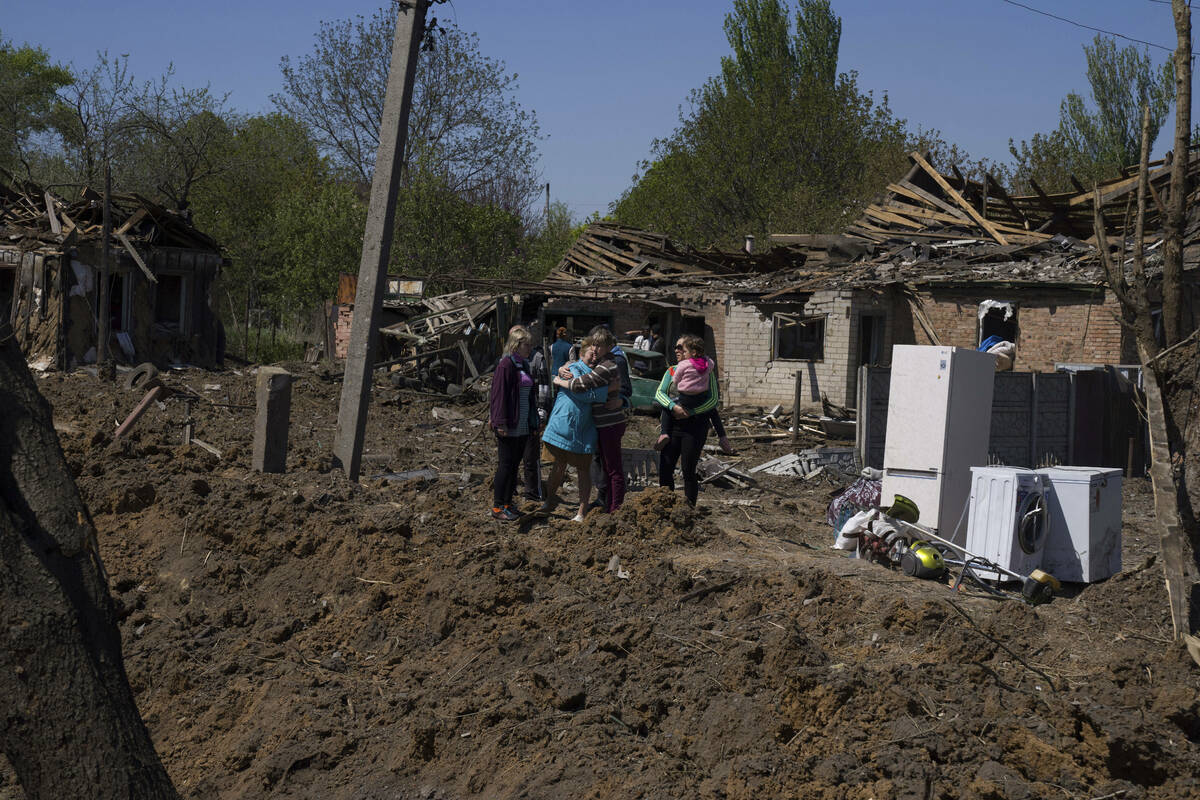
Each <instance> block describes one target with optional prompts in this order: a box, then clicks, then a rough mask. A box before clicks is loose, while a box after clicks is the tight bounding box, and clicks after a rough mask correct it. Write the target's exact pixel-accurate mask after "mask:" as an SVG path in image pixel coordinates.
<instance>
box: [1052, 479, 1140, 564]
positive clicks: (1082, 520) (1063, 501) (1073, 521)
mask: <svg viewBox="0 0 1200 800" xmlns="http://www.w3.org/2000/svg"><path fill="white" fill-rule="evenodd" d="M1038 472H1039V473H1041V474H1042V475H1043V476H1045V478H1046V506H1047V508H1048V510H1049V513H1050V536H1049V538H1048V540H1047V541H1046V553H1045V557H1044V558H1043V560H1042V569H1044V570H1046V572H1049V573H1050V574H1051V575H1053V576H1054V577H1056V578H1058V579H1059V580H1060V581H1073V582H1077V583H1090V582H1091V581H1098V580H1101V579H1103V578H1107V577H1109V576H1110V575H1116V574H1117V573H1118V572H1120V571H1121V470H1119V469H1111V468H1108V467H1044V468H1043V469H1039V470H1038Z"/></svg>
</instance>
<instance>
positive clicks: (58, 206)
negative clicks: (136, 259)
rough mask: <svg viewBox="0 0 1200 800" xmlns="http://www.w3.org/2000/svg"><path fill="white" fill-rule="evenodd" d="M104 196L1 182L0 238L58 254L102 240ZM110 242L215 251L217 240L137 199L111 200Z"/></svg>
mask: <svg viewBox="0 0 1200 800" xmlns="http://www.w3.org/2000/svg"><path fill="white" fill-rule="evenodd" d="M103 215H104V196H103V195H101V194H100V193H99V192H95V191H93V190H91V189H84V190H83V191H82V192H81V193H80V196H79V197H78V198H76V199H75V200H70V201H68V200H64V199H62V198H60V197H58V196H56V195H55V194H54V193H52V192H50V191H47V190H44V189H42V188H41V187H39V186H36V185H34V184H32V183H27V182H19V181H12V182H10V183H7V184H6V183H4V182H2V181H0V236H3V243H4V244H8V245H10V246H16V247H19V248H20V249H22V250H37V249H43V248H55V249H63V248H68V247H75V246H78V245H79V244H82V243H86V242H88V241H96V242H98V241H99V240H100V239H101V238H102V237H103V230H104V226H103ZM111 219H112V231H113V237H114V238H115V239H117V240H118V242H120V240H121V239H123V238H124V239H128V240H130V241H134V242H138V243H140V244H145V245H149V246H153V247H178V248H185V249H190V250H209V251H214V252H215V251H219V250H220V246H219V245H218V244H217V242H216V240H214V239H213V238H212V237H210V236H208V235H207V234H205V233H203V232H201V231H199V230H197V229H196V228H195V227H194V226H193V225H192V223H191V221H190V220H189V219H188V218H187V217H186V216H185V215H184V214H181V213H179V212H177V211H171V210H169V209H166V208H163V207H162V206H160V205H158V204H157V203H153V202H151V201H149V200H147V199H146V198H144V197H142V196H140V195H137V194H116V193H114V194H113V195H112V210H111Z"/></svg>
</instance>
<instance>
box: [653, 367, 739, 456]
mask: <svg viewBox="0 0 1200 800" xmlns="http://www.w3.org/2000/svg"><path fill="white" fill-rule="evenodd" d="M692 345H693V349H692V350H691V351H690V352H687V353H684V356H685V357H684V358H682V359H680V361H679V363H678V364H676V365H675V367H674V368H673V369H672V370H671V374H672V381H671V388H670V398H671V400H672V401H673V402H674V403H675V404H676V405H679V406H682V407H683V408H685V409H687V410H688V411H689V412H692V411H694V410H695V409H696V408H698V407H699V406H701V405H703V404H704V403H705V401H707V400H708V399H709V394H710V390H711V385H710V384H711V381H712V377H713V371H714V370H715V369H716V368H717V364H716V362H715V361H713V360H712V359H711V358H709V357H708V356H706V355H704V351H703V349H701V348H702V347H703V345H702V344H696V343H692ZM704 415H705V416H707V417H708V419H709V421H710V422H711V424H712V427H713V430H714V431H716V434H717V437H718V440H719V441H720V443H721V449H722V450H723V451H725V452H726V453H732V452H734V450H733V446H732V445H731V444H730V442H729V439H728V437H726V435H725V426H724V425H723V424H722V423H721V415H720V414H719V413H718V412H717V410H716V409H715V408H714V409H712V410H711V411H707V412H705V414H704ZM674 424H675V418H674V416H673V415H672V414H671V409H670V408H666V407H664V408H663V410H662V416H661V426H660V428H659V437H658V441H657V442H655V444H654V449H655V450H662V449H663V448H664V447H666V446H667V442H668V441H670V439H671V430H672V428H673V427H674Z"/></svg>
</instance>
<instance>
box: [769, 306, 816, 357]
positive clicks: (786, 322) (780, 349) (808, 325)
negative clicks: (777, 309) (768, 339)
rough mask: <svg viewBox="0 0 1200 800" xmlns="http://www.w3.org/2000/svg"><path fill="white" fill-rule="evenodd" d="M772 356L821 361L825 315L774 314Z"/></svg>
mask: <svg viewBox="0 0 1200 800" xmlns="http://www.w3.org/2000/svg"><path fill="white" fill-rule="evenodd" d="M773 323H774V327H775V336H774V345H775V346H774V352H773V354H772V357H773V358H776V359H783V360H791V361H821V360H822V359H824V358H825V317H824V316H820V317H802V316H798V315H795V314H776V315H775V317H774V319H773Z"/></svg>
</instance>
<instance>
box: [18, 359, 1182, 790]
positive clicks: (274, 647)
mask: <svg viewBox="0 0 1200 800" xmlns="http://www.w3.org/2000/svg"><path fill="white" fill-rule="evenodd" d="M290 366H291V367H292V369H293V371H294V372H295V374H296V375H297V376H298V377H297V381H296V383H295V386H294V390H293V398H292V403H293V405H292V434H291V451H290V454H289V458H288V472H287V473H286V474H282V475H260V474H256V473H254V472H252V471H251V470H250V457H251V426H252V418H253V411H252V410H248V409H245V408H236V407H230V406H239V405H246V406H251V405H253V402H254V400H253V381H254V378H253V376H252V375H250V374H249V372H248V371H243V373H242V374H239V373H237V372H234V371H228V372H223V373H204V372H198V371H185V372H176V373H172V374H171V375H169V376H167V379H168V382H169V383H171V384H172V385H175V386H179V387H182V386H183V385H185V384H186V385H188V386H190V387H191V388H192V389H193V390H194V391H196V392H197V393H198V394H201V395H204V396H205V397H207V398H209V399H210V400H211V401H213V402H216V403H225V404H230V405H226V406H216V405H212V404H210V403H195V404H194V407H193V411H192V415H193V418H194V420H195V423H196V436H198V437H199V438H200V439H202V440H204V441H205V442H207V443H209V444H211V445H213V446H215V447H216V448H218V449H219V450H221V451H222V457H221V458H219V459H218V458H217V457H215V456H213V455H211V454H209V453H208V452H206V451H205V450H203V449H201V448H199V447H196V446H194V445H193V446H187V447H185V446H180V445H179V442H180V441H181V431H182V423H183V418H184V405H183V402H182V401H180V400H178V399H171V400H168V401H167V402H166V403H165V404H164V405H162V406H159V407H154V408H151V410H150V411H149V412H148V413H147V415H146V416H145V417H144V418H143V419H142V420H141V421H140V422H139V423H138V426H137V427H136V428H135V430H134V432H133V434H132V435H130V436H129V437H128V438H127V439H126V440H123V441H120V442H117V443H114V442H113V441H112V431H113V429H114V423H116V422H118V421H120V420H121V419H122V418H124V416H125V415H126V414H127V413H128V411H129V410H130V409H131V408H132V407H133V405H134V404H135V403H136V401H137V399H138V397H137V396H135V395H131V394H128V393H126V392H124V391H123V390H122V389H121V388H120V385H119V383H118V384H105V383H102V382H100V381H98V380H97V379H96V378H94V377H91V376H89V375H87V374H86V373H73V374H66V375H64V374H48V375H45V376H42V377H40V378H39V385H40V387H41V389H42V392H43V393H44V394H45V395H46V396H47V398H48V399H49V400H50V402H51V404H52V406H53V407H54V412H55V420H56V427H57V428H58V429H59V433H60V438H61V441H62V444H63V448H64V450H65V452H66V454H67V459H68V461H69V463H70V466H71V469H72V471H73V472H74V474H75V475H76V477H77V480H78V483H79V486H80V488H81V490H82V492H83V495H84V498H85V500H86V502H87V503H88V505H89V507H90V508H91V509H92V513H93V515H94V517H95V522H96V524H97V526H98V528H99V531H100V546H101V552H102V555H103V559H104V564H105V567H106V568H107V570H108V574H109V580H110V585H111V588H112V592H113V594H114V595H115V596H116V597H117V598H118V600H119V603H120V606H121V609H122V612H121V613H122V622H121V633H122V636H123V641H124V648H125V649H124V652H125V662H126V666H127V669H128V673H129V679H130V682H131V683H132V685H133V688H134V690H135V692H136V695H137V698H138V703H139V706H140V708H141V711H142V714H143V716H144V718H145V720H146V723H147V725H148V726H149V728H150V730H151V732H152V734H153V737H154V741H155V744H156V746H157V747H158V750H159V752H160V753H161V754H162V757H163V759H164V762H165V763H166V766H167V770H168V771H169V772H170V774H171V777H172V778H173V779H174V781H175V783H176V785H177V786H178V788H179V789H180V792H181V793H182V794H183V795H184V796H185V797H189V798H242V797H271V798H285V797H286V798H309V797H312V798H422V799H423V800H452V799H456V798H467V797H486V798H518V797H521V798H596V799H597V800H599V799H600V798H639V797H640V798H676V797H678V798H730V799H731V800H732V799H734V798H738V799H740V798H755V799H756V800H761V798H771V797H804V798H813V799H814V800H834V799H835V798H837V799H838V800H867V799H868V798H904V799H907V798H913V799H914V800H917V799H922V800H924V799H926V798H946V799H950V798H978V799H979V800H983V799H985V798H986V799H987V800H1003V799H1011V800H1017V799H1018V798H1055V797H1062V798H1069V799H1070V798H1096V797H1106V798H1124V800H1133V799H1134V798H1156V799H1161V800H1168V799H1169V800H1178V799H1179V798H1189V797H1200V668H1197V667H1196V666H1195V665H1194V664H1193V662H1192V661H1191V659H1190V658H1189V657H1188V655H1187V654H1186V652H1185V651H1184V650H1183V649H1182V648H1181V647H1178V646H1174V645H1172V644H1171V643H1170V639H1171V628H1170V621H1169V618H1168V615H1167V601H1166V596H1165V592H1164V589H1163V579H1162V570H1161V565H1160V564H1158V563H1157V561H1156V557H1155V553H1156V550H1157V541H1156V540H1155V538H1154V537H1153V535H1152V533H1151V522H1152V516H1153V509H1152V507H1151V496H1150V489H1149V485H1148V483H1147V482H1146V481H1144V480H1141V479H1137V480H1131V481H1127V482H1126V485H1125V491H1124V503H1125V505H1124V570H1123V571H1122V572H1121V573H1120V574H1119V575H1117V576H1115V577H1113V578H1111V579H1109V580H1107V581H1104V582H1101V583H1097V584H1094V585H1090V586H1074V587H1067V590H1066V591H1065V592H1064V595H1063V596H1060V597H1058V598H1056V599H1055V600H1054V601H1053V602H1052V603H1050V604H1049V605H1044V606H1038V607H1030V606H1027V605H1025V604H1023V603H1022V602H1020V601H1019V600H1002V601H1001V600H995V599H989V598H986V597H980V596H974V595H971V594H966V593H962V592H959V593H953V592H951V590H950V589H949V587H947V586H946V585H944V584H941V583H936V582H929V581H918V580H915V579H910V578H906V577H905V576H904V575H902V574H901V573H899V571H894V570H888V569H886V568H884V567H881V566H878V565H875V564H870V563H867V562H863V561H856V560H852V559H849V558H847V557H846V556H845V554H844V553H840V552H837V551H833V550H831V549H830V547H829V546H830V544H831V543H832V541H833V535H832V531H831V530H830V529H829V527H828V526H827V525H826V523H825V521H824V517H825V508H826V505H827V504H828V502H829V500H830V498H831V496H832V495H833V494H834V493H835V492H836V491H837V490H838V489H839V488H840V486H839V485H838V484H835V483H834V482H833V481H832V479H827V478H822V479H820V480H814V481H810V482H805V481H802V480H799V479H793V478H771V477H767V478H764V479H763V480H761V481H760V482H759V484H758V486H757V487H756V488H753V489H750V490H736V489H728V488H720V487H717V486H714V485H709V486H706V487H705V491H704V492H703V493H702V495H701V499H700V504H699V507H698V508H697V509H695V510H693V509H690V508H688V507H687V506H686V504H684V503H683V502H682V496H681V494H680V493H672V492H670V491H668V490H665V489H659V488H657V487H654V488H647V489H642V490H639V491H635V492H634V493H632V494H631V495H630V497H629V498H628V501H627V504H626V506H625V507H624V508H623V509H621V510H620V511H619V512H618V513H617V514H615V515H612V516H609V515H603V514H599V513H593V514H591V515H589V516H588V518H587V520H586V521H585V522H584V523H582V524H579V523H572V522H570V521H569V519H568V517H569V516H570V514H571V513H573V510H571V511H566V510H565V506H564V510H563V511H560V512H557V513H556V514H555V515H554V516H551V517H550V518H549V519H548V520H537V519H530V520H528V521H526V522H524V523H522V524H519V525H513V524H505V523H500V522H495V521H493V520H491V519H490V518H489V516H488V514H487V509H488V506H489V505H490V482H491V477H490V476H491V470H492V469H493V466H494V459H495V452H494V444H493V443H492V442H491V441H490V439H489V435H488V434H487V433H486V431H485V430H484V427H483V426H482V425H481V424H478V422H477V421H480V420H482V419H483V418H484V415H485V414H486V405H485V403H483V402H482V401H481V399H480V398H478V397H467V398H464V399H463V400H462V401H461V402H460V403H459V404H457V405H453V406H451V401H449V400H448V399H447V398H445V397H434V396H428V395H421V394H418V393H415V392H410V391H400V390H397V389H394V388H392V387H391V386H390V385H388V384H387V383H386V382H384V383H383V384H382V385H379V386H377V387H376V388H375V389H374V394H373V404H372V407H371V414H370V420H369V423H368V429H367V437H366V448H367V461H366V462H365V467H364V470H363V471H364V475H365V476H368V477H364V479H363V480H362V481H361V482H360V483H355V484H352V483H349V482H348V481H347V480H346V479H345V478H344V476H342V475H341V473H340V472H337V471H334V470H332V469H331V458H330V446H331V444H332V441H333V436H334V427H335V422H336V416H337V402H338V395H339V391H340V384H339V383H338V382H337V381H335V380H331V379H329V378H328V377H322V375H321V374H319V373H318V372H315V371H313V370H312V368H310V367H307V366H305V365H299V364H297V365H290ZM213 387H217V388H213ZM1188 402H1189V403H1190V402H1191V400H1190V399H1189V401H1188ZM435 406H440V407H451V408H453V410H455V411H457V412H459V413H461V414H462V415H463V418H462V419H435V418H434V416H433V414H432V410H433V408H434V407H435ZM439 415H440V412H439ZM652 438H653V433H652V420H649V419H646V418H637V419H635V422H634V424H633V426H632V428H631V430H630V432H629V434H628V435H627V437H626V444H627V445H628V446H633V447H637V446H640V447H648V446H649V444H650V442H651V441H652ZM813 444H817V442H810V443H807V444H802V445H801V446H812V445H813ZM790 447H791V445H790V444H789V445H784V446H781V445H772V444H760V445H751V446H748V447H746V448H745V449H744V453H743V454H744V455H745V456H746V458H747V460H746V463H747V464H756V463H760V462H761V461H765V460H767V459H768V458H772V457H776V456H778V455H782V454H784V453H786V452H790ZM425 467H430V468H432V469H433V470H434V471H436V472H437V473H439V478H438V479H437V480H433V481H424V480H420V479H412V480H408V481H405V482H398V481H389V480H385V479H382V478H373V477H370V476H374V475H377V474H382V473H396V472H401V471H404V470H412V469H419V468H425ZM565 494H566V496H567V497H568V498H570V497H572V496H573V494H572V491H571V490H570V489H568V491H566V492H565ZM736 500H743V501H744V500H749V501H752V503H753V505H750V506H742V505H735V504H733V503H729V502H726V501H736ZM614 559H615V561H614ZM610 567H613V568H611V569H610ZM619 573H620V574H625V573H627V577H625V578H622V577H620V576H619ZM19 795H20V793H19V789H17V788H16V786H15V784H14V779H13V777H12V775H11V772H9V771H7V770H0V797H15V796H19Z"/></svg>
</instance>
